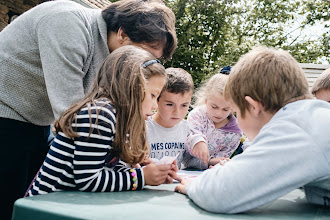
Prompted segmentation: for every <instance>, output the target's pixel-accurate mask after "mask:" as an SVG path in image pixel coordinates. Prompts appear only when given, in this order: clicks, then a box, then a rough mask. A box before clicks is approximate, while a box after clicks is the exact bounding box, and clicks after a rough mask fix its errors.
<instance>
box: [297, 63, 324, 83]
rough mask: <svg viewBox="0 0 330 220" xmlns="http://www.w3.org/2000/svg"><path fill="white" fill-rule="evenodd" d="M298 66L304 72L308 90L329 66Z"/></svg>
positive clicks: (305, 64) (301, 64)
mask: <svg viewBox="0 0 330 220" xmlns="http://www.w3.org/2000/svg"><path fill="white" fill-rule="evenodd" d="M300 66H301V67H302V68H303V70H304V72H305V75H306V78H307V81H308V85H309V88H312V86H313V84H314V82H315V80H316V79H317V77H318V76H319V75H320V74H321V73H322V72H323V71H324V70H326V69H328V68H330V65H325V64H311V63H300Z"/></svg>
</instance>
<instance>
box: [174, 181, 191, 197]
mask: <svg viewBox="0 0 330 220" xmlns="http://www.w3.org/2000/svg"><path fill="white" fill-rule="evenodd" d="M191 182H192V180H182V181H181V183H180V184H179V185H177V186H176V187H175V189H174V191H175V192H179V193H182V194H185V195H187V191H186V188H187V186H188V185H189V184H190V183H191Z"/></svg>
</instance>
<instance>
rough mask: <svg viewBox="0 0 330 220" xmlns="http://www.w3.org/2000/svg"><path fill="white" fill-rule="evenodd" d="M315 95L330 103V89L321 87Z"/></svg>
mask: <svg viewBox="0 0 330 220" xmlns="http://www.w3.org/2000/svg"><path fill="white" fill-rule="evenodd" d="M315 97H316V98H317V99H320V100H324V101H326V102H329V103H330V89H321V90H319V91H317V92H316V93H315Z"/></svg>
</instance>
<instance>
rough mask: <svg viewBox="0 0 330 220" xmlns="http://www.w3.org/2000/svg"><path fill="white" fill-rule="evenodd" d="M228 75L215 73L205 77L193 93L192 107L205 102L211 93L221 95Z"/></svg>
mask: <svg viewBox="0 0 330 220" xmlns="http://www.w3.org/2000/svg"><path fill="white" fill-rule="evenodd" d="M227 79H228V75H225V74H222V73H217V74H215V75H213V76H211V78H209V79H207V80H206V81H205V82H204V83H203V84H202V85H201V86H200V87H199V88H198V89H197V91H196V93H195V94H194V97H193V100H194V107H196V106H201V105H204V104H206V100H207V99H208V98H209V97H210V96H211V95H223V93H224V89H225V85H226V82H227Z"/></svg>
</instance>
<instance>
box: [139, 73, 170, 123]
mask: <svg viewBox="0 0 330 220" xmlns="http://www.w3.org/2000/svg"><path fill="white" fill-rule="evenodd" d="M164 84H165V77H164V76H160V75H156V76H152V77H151V78H150V79H149V80H148V81H147V83H146V88H145V97H144V100H143V102H142V112H143V116H144V119H145V120H147V119H148V117H149V116H152V115H153V111H154V110H156V109H157V107H158V105H157V98H158V96H159V94H160V92H161V91H162V89H163V87H164Z"/></svg>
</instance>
